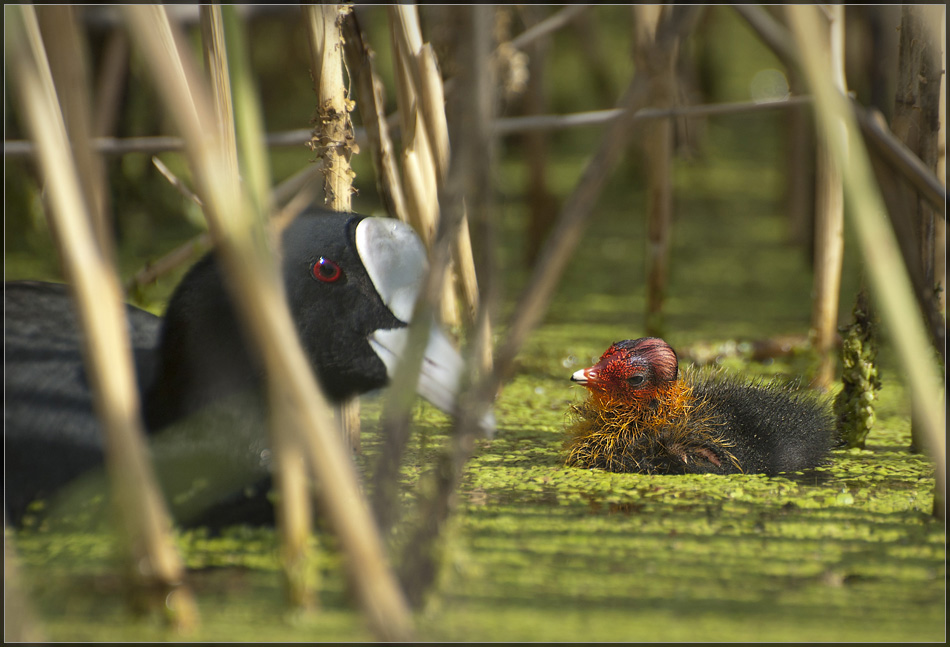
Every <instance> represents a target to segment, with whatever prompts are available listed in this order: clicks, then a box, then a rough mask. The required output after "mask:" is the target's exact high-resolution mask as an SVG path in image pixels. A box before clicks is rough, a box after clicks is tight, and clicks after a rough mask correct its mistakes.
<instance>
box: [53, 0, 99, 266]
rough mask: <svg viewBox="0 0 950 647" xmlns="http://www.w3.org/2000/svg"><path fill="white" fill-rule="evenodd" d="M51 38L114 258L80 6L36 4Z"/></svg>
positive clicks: (95, 217)
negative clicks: (94, 138)
mask: <svg viewBox="0 0 950 647" xmlns="http://www.w3.org/2000/svg"><path fill="white" fill-rule="evenodd" d="M36 14H37V17H38V18H39V21H40V29H41V30H42V31H43V40H44V43H46V48H47V56H48V57H49V62H50V69H51V70H52V73H53V82H54V83H55V85H56V93H57V95H58V96H59V100H60V103H61V105H63V106H67V107H68V110H66V111H65V112H64V115H63V116H64V117H65V119H66V132H67V133H68V135H69V140H70V143H71V145H72V149H73V155H74V156H75V159H76V171H77V172H78V173H79V179H80V183H81V184H80V186H81V188H82V191H83V196H84V198H85V201H86V209H87V212H88V213H89V216H90V218H91V223H92V226H93V233H94V234H95V237H96V242H97V244H98V245H99V247H100V248H101V249H102V251H103V254H104V256H105V257H106V258H107V259H113V258H115V244H114V242H113V240H112V233H111V232H112V223H111V221H110V215H111V214H110V206H109V205H110V200H109V193H108V191H106V190H105V184H104V182H105V177H106V175H105V167H104V165H103V162H102V156H101V155H99V154H98V153H97V152H96V151H95V149H94V148H93V144H92V136H93V135H94V134H95V133H93V132H92V130H91V128H90V126H91V124H92V123H93V120H92V98H91V97H90V93H89V86H90V83H89V76H90V75H89V69H88V66H87V64H86V56H85V53H86V51H85V46H86V43H85V42H84V40H83V37H82V35H81V34H80V31H79V29H78V28H77V26H76V20H75V9H74V8H73V7H70V6H52V5H51V6H39V7H37V9H36Z"/></svg>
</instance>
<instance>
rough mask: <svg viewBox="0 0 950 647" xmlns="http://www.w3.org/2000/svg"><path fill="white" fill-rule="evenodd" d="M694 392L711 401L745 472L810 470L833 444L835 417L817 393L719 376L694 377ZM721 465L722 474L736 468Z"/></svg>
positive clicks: (731, 450)
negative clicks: (751, 383) (753, 383)
mask: <svg viewBox="0 0 950 647" xmlns="http://www.w3.org/2000/svg"><path fill="white" fill-rule="evenodd" d="M693 394H694V396H695V397H696V398H697V399H700V400H705V401H706V402H708V403H709V407H710V409H711V411H712V412H713V413H714V416H715V417H716V418H718V420H719V424H720V425H721V429H722V434H723V437H724V438H725V439H726V440H727V441H728V442H729V443H730V446H729V447H728V450H729V452H731V453H732V455H733V456H735V458H736V460H737V461H738V463H739V465H740V466H741V469H742V471H743V472H746V473H752V474H769V475H773V474H778V473H780V472H798V471H801V470H804V469H810V468H812V467H815V466H816V465H818V464H819V463H821V461H822V460H824V458H825V457H826V456H827V454H828V451H829V450H830V449H831V448H832V446H833V444H834V419H833V417H832V415H831V412H830V410H829V408H828V403H826V402H823V400H822V398H821V396H819V395H818V394H816V393H812V392H808V391H804V390H797V389H793V388H791V387H788V386H785V385H782V384H780V383H775V382H773V383H763V384H755V385H750V384H744V383H742V382H740V381H738V380H737V379H736V378H734V377H719V378H718V379H715V378H707V379H702V378H699V379H697V380H696V381H695V382H694V383H693ZM722 465H723V467H724V468H726V470H725V471H723V472H722V473H733V472H734V471H738V470H735V469H734V465H733V464H732V463H731V462H728V461H727V462H723V464H722ZM710 471H718V470H710Z"/></svg>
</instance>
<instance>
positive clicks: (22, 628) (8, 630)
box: [3, 521, 46, 643]
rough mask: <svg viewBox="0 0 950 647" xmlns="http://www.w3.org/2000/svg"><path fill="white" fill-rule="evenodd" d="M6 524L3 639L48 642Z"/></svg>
mask: <svg viewBox="0 0 950 647" xmlns="http://www.w3.org/2000/svg"><path fill="white" fill-rule="evenodd" d="M10 536H11V535H10V534H8V533H7V526H6V521H4V524H3V537H4V539H3V617H4V623H3V641H4V642H5V643H18V642H45V641H46V636H45V635H44V634H43V630H42V628H41V627H40V625H39V623H38V622H37V619H36V615H35V614H34V613H33V607H32V605H31V603H30V600H29V595H27V590H26V587H25V586H24V582H23V576H22V575H21V574H20V566H19V563H18V560H17V555H16V550H15V549H14V547H13V542H12V541H9V540H8V537H10Z"/></svg>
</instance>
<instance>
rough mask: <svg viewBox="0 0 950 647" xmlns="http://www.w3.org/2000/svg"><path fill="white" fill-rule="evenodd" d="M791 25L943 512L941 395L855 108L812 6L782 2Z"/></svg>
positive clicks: (939, 512) (940, 512) (939, 513)
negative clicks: (833, 73) (821, 39)
mask: <svg viewBox="0 0 950 647" xmlns="http://www.w3.org/2000/svg"><path fill="white" fill-rule="evenodd" d="M786 11H787V12H788V16H789V18H790V22H791V24H792V27H793V33H794V34H795V38H796V42H797V44H798V52H799V54H800V56H801V59H802V69H803V71H804V73H805V78H806V81H807V82H808V84H809V86H811V88H812V92H813V94H814V97H815V102H816V104H815V106H816V116H817V121H818V126H819V130H820V133H821V138H822V140H823V141H825V142H827V143H828V145H829V150H830V151H831V153H832V154H833V155H834V157H835V160H836V162H837V163H838V164H839V165H840V168H841V170H842V177H843V184H844V190H845V194H846V197H847V200H848V203H849V205H850V207H849V210H848V213H849V214H851V216H852V218H851V219H852V222H853V223H854V225H855V231H856V233H857V236H858V240H859V244H860V246H861V249H862V251H863V252H864V255H865V258H868V259H870V258H873V260H874V262H869V263H867V271H868V278H869V281H870V284H871V287H872V289H873V290H874V296H875V297H876V301H875V303H876V304H877V305H878V307H879V312H880V314H881V318H882V321H883V323H884V325H886V326H887V327H888V328H889V329H890V330H892V331H894V334H893V335H892V337H891V341H892V343H893V344H894V347H895V350H896V351H897V357H898V360H899V362H900V365H901V368H902V369H903V372H904V374H905V375H906V378H907V383H908V385H909V387H910V391H911V399H912V404H913V407H914V411H915V415H917V416H918V418H917V419H918V420H919V421H920V424H921V427H922V430H923V432H924V433H923V437H924V440H925V443H924V444H925V448H926V449H927V451H928V454H929V455H930V456H931V458H932V459H933V460H934V461H935V463H936V487H935V492H937V493H938V494H937V496H935V500H934V515H936V516H938V517H941V518H945V509H944V505H945V504H944V501H943V499H942V493H943V492H945V488H946V433H945V432H946V427H945V415H946V414H945V409H944V407H945V403H944V402H943V400H944V398H945V393H942V392H941V388H940V387H941V383H942V380H941V379H940V371H939V370H938V368H937V365H936V362H935V360H934V358H933V354H932V351H931V350H930V344H929V342H928V338H927V333H926V330H925V327H924V325H923V323H922V322H921V320H920V316H919V314H918V310H917V308H916V303H915V300H914V296H913V288H912V286H911V283H910V280H909V278H908V276H907V271H906V269H905V267H904V264H903V261H902V259H901V254H900V250H899V249H898V246H897V243H896V242H895V240H894V235H893V233H892V231H891V228H890V226H889V223H888V222H887V220H886V218H885V216H884V213H885V208H884V204H883V201H882V199H881V195H880V192H879V191H878V188H877V186H876V184H875V182H874V176H873V171H872V169H871V164H870V161H869V159H868V155H867V151H866V149H865V148H864V145H863V141H862V139H861V137H860V131H859V130H858V126H857V123H856V120H855V118H854V112H853V110H852V109H851V106H850V103H849V101H848V99H847V98H846V97H845V96H844V95H843V94H842V93H841V91H840V88H839V87H838V86H837V84H836V82H835V81H834V80H833V79H831V78H829V72H828V66H827V63H826V61H825V60H823V59H822V58H820V56H819V50H818V47H816V43H814V42H813V38H814V34H816V33H818V32H819V29H820V24H821V19H820V18H819V16H817V15H816V13H815V11H816V10H815V8H814V7H810V6H795V7H792V6H789V7H786Z"/></svg>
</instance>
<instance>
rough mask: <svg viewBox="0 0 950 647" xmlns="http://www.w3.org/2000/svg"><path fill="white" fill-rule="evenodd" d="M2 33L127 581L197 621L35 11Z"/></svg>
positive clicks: (176, 618) (120, 309)
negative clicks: (33, 147)
mask: <svg viewBox="0 0 950 647" xmlns="http://www.w3.org/2000/svg"><path fill="white" fill-rule="evenodd" d="M7 18H8V19H11V18H12V19H11V20H9V22H8V24H7V26H6V27H7V28H6V30H5V32H6V37H7V42H8V47H9V48H10V49H9V51H10V52H11V53H12V56H11V59H12V69H13V72H14V75H15V79H16V87H17V90H18V92H17V94H18V98H19V99H20V101H21V103H22V108H23V110H22V114H23V115H24V116H25V119H26V121H27V126H28V129H29V131H30V133H31V135H32V137H33V138H34V140H35V141H36V142H37V150H38V154H39V161H40V166H41V168H42V170H43V173H44V175H45V177H46V181H47V186H48V187H49V191H50V199H51V201H52V205H51V209H50V212H49V217H50V226H51V228H52V229H53V230H54V231H56V232H57V239H58V240H59V241H60V254H61V257H62V259H63V266H64V268H65V272H66V275H67V276H68V277H69V278H70V285H71V288H72V291H73V295H74V297H75V300H76V304H77V306H78V311H79V319H80V323H81V326H82V329H83V331H84V333H85V334H84V338H85V339H86V344H85V347H84V349H83V350H84V356H85V359H86V362H87V364H88V368H89V374H90V376H91V384H92V393H93V399H94V405H95V409H96V412H97V414H98V416H99V419H100V420H101V421H102V425H103V428H104V431H105V448H106V469H107V471H108V474H109V478H110V481H111V484H112V494H113V497H114V502H115V505H116V511H117V514H118V520H119V527H120V537H121V539H122V540H123V541H124V543H125V549H126V551H127V554H126V558H127V565H128V575H129V578H130V580H131V581H132V582H133V584H134V585H135V587H136V588H137V589H138V591H139V592H143V591H144V592H149V593H157V595H156V596H154V597H151V598H146V599H149V600H150V602H151V603H152V605H153V606H157V607H158V608H162V609H165V611H166V613H169V614H170V620H171V621H172V623H173V624H174V625H175V626H176V627H178V628H179V629H182V630H186V629H189V628H191V627H193V626H194V624H195V623H196V622H197V611H196V609H195V606H194V600H193V599H192V597H191V593H190V591H189V590H188V589H187V588H186V587H184V586H183V585H182V576H183V571H184V569H183V566H182V562H181V560H180V558H179V556H178V554H177V552H176V550H175V547H174V543H173V541H172V536H171V521H170V519H169V516H168V513H167V510H166V508H165V505H164V501H163V500H162V497H161V493H160V491H159V489H158V487H157V485H156V481H155V477H154V473H153V471H152V467H151V464H150V463H149V461H148V459H147V457H146V449H145V444H144V433H145V432H144V429H143V426H142V422H141V418H140V415H139V401H138V391H137V389H136V387H135V374H134V368H133V363H132V353H131V347H130V344H129V339H128V333H127V322H126V319H125V309H124V306H123V304H122V298H121V291H120V287H119V282H118V277H117V276H116V274H115V271H114V269H113V268H112V267H111V264H110V260H109V259H108V258H107V257H106V256H105V255H104V253H103V250H102V248H101V247H100V246H99V245H97V244H96V241H95V238H94V236H93V233H92V228H91V226H90V221H89V216H88V213H87V212H86V209H85V206H84V199H83V196H82V191H81V189H80V179H79V177H78V175H77V173H76V170H75V161H74V160H73V157H72V154H71V151H70V147H69V142H68V139H67V135H66V126H65V123H64V120H63V116H62V112H61V111H60V107H59V106H58V104H57V103H56V99H55V96H56V95H55V90H54V89H53V80H52V76H51V73H50V70H49V65H48V63H47V61H46V55H45V51H44V49H43V42H42V38H41V36H40V32H39V26H38V24H37V21H36V15H35V13H34V11H33V9H32V7H28V6H24V7H20V8H19V9H18V10H16V11H12V12H9V13H7Z"/></svg>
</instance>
